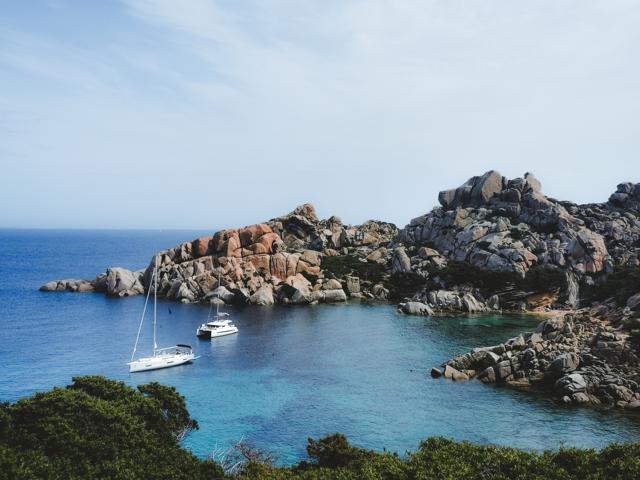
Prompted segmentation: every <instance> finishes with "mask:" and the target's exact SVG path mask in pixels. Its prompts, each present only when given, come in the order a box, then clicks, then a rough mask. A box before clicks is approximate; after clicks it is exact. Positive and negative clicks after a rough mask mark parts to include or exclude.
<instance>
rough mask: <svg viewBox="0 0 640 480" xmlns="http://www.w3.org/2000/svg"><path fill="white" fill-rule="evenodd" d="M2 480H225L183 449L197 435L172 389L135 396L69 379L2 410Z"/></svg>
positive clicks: (99, 382)
mask: <svg viewBox="0 0 640 480" xmlns="http://www.w3.org/2000/svg"><path fill="white" fill-rule="evenodd" d="M0 412H1V413H0V478H7V479H31V478H52V479H54V478H60V479H63V478H65V479H67V478H68V479H89V478H118V479H120V478H121V479H138V478H140V479H142V478H144V479H158V480H160V479H162V480H164V479H185V480H186V479H213V478H220V477H222V476H223V474H222V470H221V468H220V467H219V466H218V465H216V464H214V463H213V462H203V461H201V460H199V459H198V458H197V457H195V456H194V455H192V454H191V453H189V452H187V451H186V450H184V449H183V448H181V447H180V445H179V442H178V439H179V438H180V437H181V436H182V435H183V434H184V432H185V431H188V430H189V429H193V428H197V426H198V425H197V423H196V422H195V421H194V420H192V419H191V417H190V416H189V412H188V411H187V409H186V406H185V403H184V398H183V397H182V396H180V395H179V394H178V392H177V391H176V390H175V388H172V387H166V386H163V385H160V384H158V383H151V384H148V385H141V386H140V387H138V390H134V389H133V388H131V387H128V386H126V385H125V384H124V383H122V382H115V381H111V380H107V379H105V378H103V377H79V378H74V383H73V384H71V385H69V386H68V387H67V388H56V389H54V390H52V391H50V392H46V393H38V394H36V395H34V396H33V397H30V398H27V399H23V400H20V401H18V402H17V403H15V404H13V405H6V404H5V405H4V406H3V407H2V409H1V410H0Z"/></svg>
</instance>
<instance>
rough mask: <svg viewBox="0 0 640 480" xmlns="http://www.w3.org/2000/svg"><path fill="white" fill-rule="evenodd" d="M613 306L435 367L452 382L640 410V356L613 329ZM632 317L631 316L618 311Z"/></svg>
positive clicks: (556, 320)
mask: <svg viewBox="0 0 640 480" xmlns="http://www.w3.org/2000/svg"><path fill="white" fill-rule="evenodd" d="M612 310H615V307H614V306H613V305H600V306H598V307H594V308H592V309H583V310H579V311H576V312H572V313H562V314H560V315H556V316H553V317H551V318H549V319H547V320H544V321H543V322H541V323H540V324H539V325H538V326H537V328H536V329H535V330H534V331H532V332H524V333H522V334H520V335H518V336H517V337H514V338H511V339H509V340H506V341H505V342H503V343H501V344H499V345H493V346H487V347H479V348H474V349H473V350H472V351H471V352H469V353H466V354H463V355H459V356H457V357H455V358H452V359H451V360H449V361H447V362H445V363H444V364H442V367H443V369H442V370H441V369H438V368H433V369H432V370H431V375H432V376H433V377H435V378H438V377H441V376H442V377H444V378H448V379H451V380H454V381H466V380H471V379H474V378H475V379H477V380H480V381H481V382H483V383H488V384H495V385H498V386H505V387H509V388H515V389H518V390H529V391H534V392H538V393H543V394H546V395H548V396H550V397H552V398H553V399H555V400H556V401H558V402H560V403H563V404H568V405H590V406H593V407H602V408H612V407H616V408H624V409H630V410H638V411H640V368H639V365H640V358H639V356H640V353H639V351H638V348H637V345H635V344H633V343H631V342H629V341H628V340H629V336H628V333H626V332H625V331H624V330H623V329H622V328H620V326H619V325H618V326H615V325H612V323H611V322H610V320H609V319H610V318H611V317H612V315H614V313H613V312H612ZM617 313H618V314H622V315H623V316H629V315H630V311H629V310H628V309H627V311H626V312H625V311H624V309H623V310H622V311H618V312H617Z"/></svg>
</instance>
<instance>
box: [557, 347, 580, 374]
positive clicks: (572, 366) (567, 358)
mask: <svg viewBox="0 0 640 480" xmlns="http://www.w3.org/2000/svg"><path fill="white" fill-rule="evenodd" d="M579 365H580V357H578V355H576V354H575V353H573V352H569V353H563V354H562V355H559V356H558V357H556V359H555V360H554V361H553V362H551V367H550V368H551V370H552V371H553V372H555V373H557V374H561V375H562V374H566V373H569V372H573V371H574V370H576V369H577V368H578V366H579Z"/></svg>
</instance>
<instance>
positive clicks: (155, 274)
mask: <svg viewBox="0 0 640 480" xmlns="http://www.w3.org/2000/svg"><path fill="white" fill-rule="evenodd" d="M153 278H155V283H154V284H153V354H154V355H155V354H156V350H157V348H158V343H157V342H156V310H157V306H158V256H157V255H156V256H155V268H154V271H153Z"/></svg>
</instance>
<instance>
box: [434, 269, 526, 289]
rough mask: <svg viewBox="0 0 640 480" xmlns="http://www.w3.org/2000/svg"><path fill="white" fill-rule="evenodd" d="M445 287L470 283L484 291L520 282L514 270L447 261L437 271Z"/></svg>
mask: <svg viewBox="0 0 640 480" xmlns="http://www.w3.org/2000/svg"><path fill="white" fill-rule="evenodd" d="M438 276H439V277H440V279H441V280H442V281H443V282H444V283H445V285H446V286H447V287H453V286H456V285H464V284H470V285H473V286H474V287H476V288H480V289H483V290H486V291H491V292H494V291H499V290H502V289H504V288H506V287H508V286H511V285H515V284H517V283H519V282H520V280H521V279H520V277H519V275H518V274H516V273H514V272H499V271H491V270H483V269H481V268H479V267H476V266H475V265H471V264H470V263H468V262H449V263H448V264H447V266H446V267H444V268H443V269H442V270H440V271H439V272H438Z"/></svg>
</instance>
